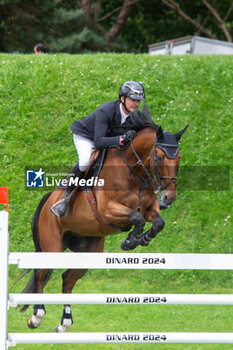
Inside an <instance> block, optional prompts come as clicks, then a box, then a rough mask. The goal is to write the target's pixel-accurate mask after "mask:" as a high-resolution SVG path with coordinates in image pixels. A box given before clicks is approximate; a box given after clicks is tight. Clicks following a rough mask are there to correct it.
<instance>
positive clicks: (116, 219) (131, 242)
mask: <svg viewBox="0 0 233 350" xmlns="http://www.w3.org/2000/svg"><path fill="white" fill-rule="evenodd" d="M103 215H104V218H105V220H106V221H107V222H108V223H109V224H110V225H114V226H116V227H118V228H119V229H121V230H122V231H124V229H123V228H124V227H130V226H134V229H133V230H132V231H131V232H130V233H129V234H128V236H127V238H126V239H125V240H124V241H122V243H121V248H122V249H123V250H132V249H134V248H136V247H137V246H138V245H139V244H140V237H141V235H142V233H143V228H144V226H145V223H146V220H145V219H144V217H143V215H142V213H140V212H138V211H135V210H133V209H130V208H128V207H126V206H125V205H123V204H120V203H117V202H114V201H109V203H108V206H107V208H105V212H103ZM125 231H128V229H126V230H125Z"/></svg>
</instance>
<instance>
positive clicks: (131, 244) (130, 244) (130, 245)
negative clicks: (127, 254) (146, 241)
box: [121, 239, 139, 251]
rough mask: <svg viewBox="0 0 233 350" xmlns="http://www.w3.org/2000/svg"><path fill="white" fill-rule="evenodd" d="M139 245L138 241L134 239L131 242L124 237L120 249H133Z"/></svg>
mask: <svg viewBox="0 0 233 350" xmlns="http://www.w3.org/2000/svg"><path fill="white" fill-rule="evenodd" d="M138 245H139V242H138V241H136V240H134V241H133V242H132V241H130V240H129V239H125V240H124V241H122V242H121V249H122V250H125V251H127V250H133V249H135V248H136V247H137V246H138Z"/></svg>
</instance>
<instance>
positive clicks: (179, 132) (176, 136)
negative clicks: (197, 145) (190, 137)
mask: <svg viewBox="0 0 233 350" xmlns="http://www.w3.org/2000/svg"><path fill="white" fill-rule="evenodd" d="M188 126H189V125H186V127H185V128H184V129H182V130H180V131H178V132H177V133H176V134H174V136H175V138H176V139H177V141H179V140H180V138H181V136H182V134H183V133H184V132H185V130H186V129H187V128H188Z"/></svg>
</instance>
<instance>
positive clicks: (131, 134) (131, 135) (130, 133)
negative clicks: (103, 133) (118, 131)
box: [121, 130, 136, 143]
mask: <svg viewBox="0 0 233 350" xmlns="http://www.w3.org/2000/svg"><path fill="white" fill-rule="evenodd" d="M135 136H136V131H135V130H128V131H126V133H125V134H124V135H122V136H121V137H122V143H126V142H128V141H133V139H134V138H135Z"/></svg>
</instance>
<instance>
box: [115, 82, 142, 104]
mask: <svg viewBox="0 0 233 350" xmlns="http://www.w3.org/2000/svg"><path fill="white" fill-rule="evenodd" d="M121 96H125V97H130V98H132V100H145V99H146V97H145V91H144V87H143V86H142V84H140V83H138V82H137V81H126V82H125V83H124V84H122V85H121V87H120V90H119V99H120V98H121Z"/></svg>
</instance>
